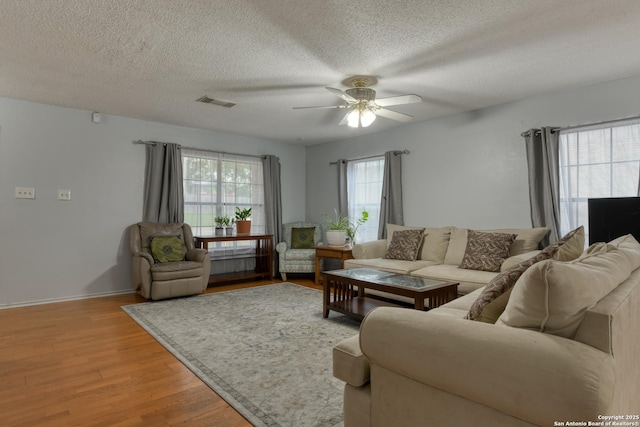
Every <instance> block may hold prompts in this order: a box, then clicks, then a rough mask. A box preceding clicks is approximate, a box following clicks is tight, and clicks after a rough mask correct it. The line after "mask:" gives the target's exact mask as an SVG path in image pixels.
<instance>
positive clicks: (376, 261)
mask: <svg viewBox="0 0 640 427" xmlns="http://www.w3.org/2000/svg"><path fill="white" fill-rule="evenodd" d="M429 265H435V263H433V262H430V261H421V260H416V261H403V260H399V259H384V258H362V259H348V260H345V262H344V267H345V268H360V267H368V268H376V269H378V270H384V271H391V272H393V273H401V274H409V273H411V272H412V271H414V270H419V269H421V268H423V267H427V266H429Z"/></svg>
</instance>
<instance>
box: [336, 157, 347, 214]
mask: <svg viewBox="0 0 640 427" xmlns="http://www.w3.org/2000/svg"><path fill="white" fill-rule="evenodd" d="M348 188H349V185H348V184H347V161H346V160H345V159H339V160H338V211H339V213H340V215H349V190H348Z"/></svg>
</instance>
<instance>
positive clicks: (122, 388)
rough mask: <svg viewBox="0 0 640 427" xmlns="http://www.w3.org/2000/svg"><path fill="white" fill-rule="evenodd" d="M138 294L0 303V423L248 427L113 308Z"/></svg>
mask: <svg viewBox="0 0 640 427" xmlns="http://www.w3.org/2000/svg"><path fill="white" fill-rule="evenodd" d="M307 277H308V276H307ZM289 281H291V282H294V283H298V284H301V285H304V286H309V287H313V288H316V289H319V287H317V286H316V285H314V284H313V281H312V280H309V279H306V278H303V279H300V280H289ZM277 282H280V281H279V280H275V281H255V282H249V283H242V284H234V285H222V286H220V285H219V286H215V287H210V288H209V289H208V290H207V292H219V291H224V290H229V289H238V288H243V287H249V286H260V285H265V284H269V283H277ZM143 301H144V299H143V298H141V297H139V296H137V295H135V294H125V295H118V296H109V297H102V298H91V299H86V300H79V301H69V302H60V303H53V304H43V305H37V306H31V307H22V308H11V309H6V310H0V425H1V426H11V427H19V426H25V427H27V426H29V427H33V426H105V427H106V426H109V427H113V426H216V427H217V426H220V427H226V426H250V425H251V424H250V423H249V422H247V421H246V420H245V419H244V418H243V417H242V416H241V415H240V414H238V413H237V412H236V411H235V410H234V409H233V408H231V407H230V406H229V405H228V404H227V403H226V402H225V401H224V400H222V399H221V398H220V397H219V396H218V395H217V394H216V393H214V392H213V391H212V390H211V389H210V388H209V387H207V386H206V385H205V384H204V383H203V382H202V381H200V379H198V378H197V377H196V376H195V375H194V374H193V373H191V371H189V370H188V369H187V368H186V367H185V366H184V365H183V364H182V363H180V362H179V361H178V360H177V359H176V358H175V357H174V356H173V355H172V354H171V353H169V352H168V351H167V350H165V348H164V347H162V346H161V345H160V344H158V342H157V341H156V340H155V339H153V338H152V337H151V336H150V335H148V334H147V333H146V332H145V331H144V330H143V329H142V328H141V327H140V326H139V325H138V324H137V323H136V322H134V321H133V320H132V319H131V318H130V317H129V316H128V315H127V314H126V313H125V312H124V311H122V309H121V308H120V307H121V306H122V305H128V304H135V303H139V302H143Z"/></svg>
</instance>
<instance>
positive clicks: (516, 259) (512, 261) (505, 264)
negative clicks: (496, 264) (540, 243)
mask: <svg viewBox="0 0 640 427" xmlns="http://www.w3.org/2000/svg"><path fill="white" fill-rule="evenodd" d="M540 252H542V251H540V250H535V251H530V252H525V253H523V254H520V255H514V256H510V257H509V258H507V259H505V260H504V261H502V265H501V266H500V271H505V270H506V269H507V268H510V267H513V266H514V265H518V264H520V263H521V262H522V261H526V260H528V259H529V258H532V257H534V256H536V255H538V254H539V253H540Z"/></svg>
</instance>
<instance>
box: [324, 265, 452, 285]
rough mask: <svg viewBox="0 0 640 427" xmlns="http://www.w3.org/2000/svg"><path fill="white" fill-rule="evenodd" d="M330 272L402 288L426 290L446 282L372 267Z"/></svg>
mask: <svg viewBox="0 0 640 427" xmlns="http://www.w3.org/2000/svg"><path fill="white" fill-rule="evenodd" d="M329 273H331V274H335V275H336V276H342V277H350V278H352V279H355V280H362V281H366V282H372V283H378V284H381V285H391V286H399V287H402V288H409V289H416V290H427V289H429V288H435V287H439V286H442V285H443V284H445V283H447V282H446V281H443V280H434V279H427V278H425V277H416V276H407V275H404V274H398V273H390V272H388V271H380V270H375V269H373V268H352V269H346V270H331V271H329Z"/></svg>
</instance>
